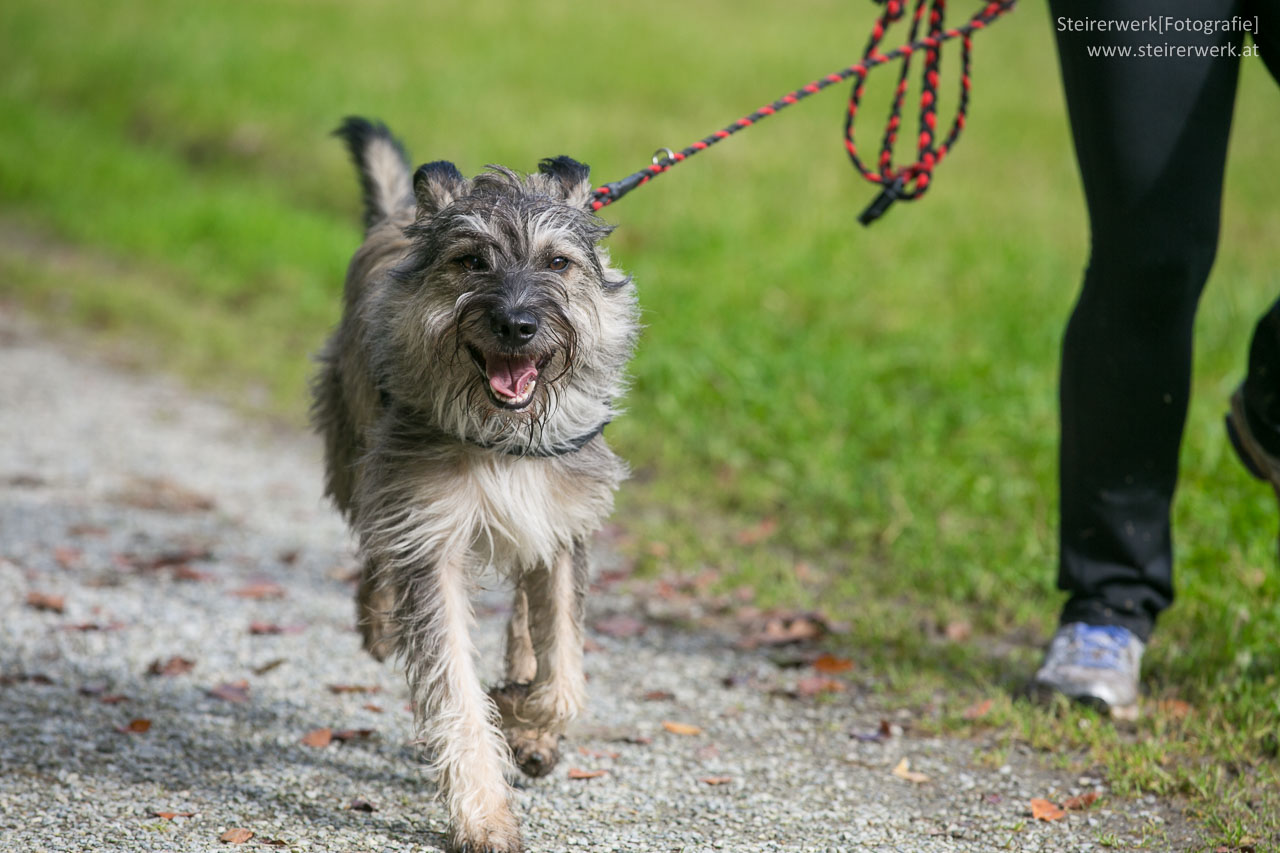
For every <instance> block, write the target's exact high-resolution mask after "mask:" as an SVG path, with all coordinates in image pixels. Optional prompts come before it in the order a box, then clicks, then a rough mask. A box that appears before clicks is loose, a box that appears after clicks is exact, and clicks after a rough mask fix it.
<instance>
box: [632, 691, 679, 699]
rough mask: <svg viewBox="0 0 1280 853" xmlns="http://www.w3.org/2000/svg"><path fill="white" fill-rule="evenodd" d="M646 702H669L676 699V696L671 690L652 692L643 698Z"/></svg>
mask: <svg viewBox="0 0 1280 853" xmlns="http://www.w3.org/2000/svg"><path fill="white" fill-rule="evenodd" d="M641 698H642V699H644V701H646V702H667V701H669V700H671V699H674V698H676V694H674V693H672V692H671V691H670V690H650V691H649V692H648V693H646V694H644V696H642V697H641Z"/></svg>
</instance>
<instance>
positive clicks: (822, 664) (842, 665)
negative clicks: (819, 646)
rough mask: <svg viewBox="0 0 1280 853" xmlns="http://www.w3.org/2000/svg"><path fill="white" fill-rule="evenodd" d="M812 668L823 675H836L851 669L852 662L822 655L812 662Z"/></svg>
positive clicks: (830, 655) (831, 655)
mask: <svg viewBox="0 0 1280 853" xmlns="http://www.w3.org/2000/svg"><path fill="white" fill-rule="evenodd" d="M813 668H814V669H816V670H817V671H818V672H820V673H822V674H823V675H836V674H838V673H841V672H848V671H849V670H851V669H853V661H851V660H849V659H848V658H840V657H836V656H835V655H833V654H829V653H824V654H821V655H819V656H818V658H817V660H815V661H814V662H813Z"/></svg>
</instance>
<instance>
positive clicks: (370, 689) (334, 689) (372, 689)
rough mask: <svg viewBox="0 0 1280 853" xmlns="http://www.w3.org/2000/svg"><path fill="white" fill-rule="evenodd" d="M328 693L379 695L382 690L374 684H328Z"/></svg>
mask: <svg viewBox="0 0 1280 853" xmlns="http://www.w3.org/2000/svg"><path fill="white" fill-rule="evenodd" d="M329 692H330V693H337V694H339V695H341V694H343V693H381V692H382V688H381V687H379V686H378V685H376V684H330V685H329Z"/></svg>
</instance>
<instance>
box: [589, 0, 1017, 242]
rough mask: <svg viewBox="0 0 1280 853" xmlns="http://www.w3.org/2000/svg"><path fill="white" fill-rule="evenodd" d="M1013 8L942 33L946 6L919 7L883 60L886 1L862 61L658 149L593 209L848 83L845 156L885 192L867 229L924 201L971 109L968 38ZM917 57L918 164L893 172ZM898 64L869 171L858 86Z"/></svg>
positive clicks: (867, 216) (898, 10)
mask: <svg viewBox="0 0 1280 853" xmlns="http://www.w3.org/2000/svg"><path fill="white" fill-rule="evenodd" d="M1015 2H1016V0H989V2H988V3H987V4H986V5H985V6H983V7H982V8H981V9H980V10H979V11H978V12H977V13H975V14H974V15H973V17H971V18H970V19H969V20H968V21H967V22H966V23H965V24H963V25H961V26H959V27H952V28H950V29H943V26H942V20H943V16H944V14H945V11H946V0H916V6H915V10H914V12H913V14H912V20H911V30H910V34H909V36H908V42H907V43H906V44H904V45H902V46H901V47H899V48H896V49H894V50H891V51H889V52H888V53H882V52H881V51H880V42H881V41H883V39H884V36H885V32H886V31H887V30H888V27H889V25H890V24H893V23H895V22H897V21H899V20H901V18H902V16H903V15H904V13H905V9H904V5H903V0H888V2H887V3H886V4H885V10H884V12H883V14H881V16H880V17H879V18H878V19H877V21H876V23H875V26H874V27H873V28H872V31H871V38H870V41H869V42H868V44H867V48H866V50H865V51H864V54H863V57H862V60H861V61H860V62H857V63H855V64H853V65H850V66H849V67H847V68H842V69H841V70H839V71H836V72H833V73H831V74H828V75H827V76H825V77H822V78H820V79H818V80H814V81H813V82H812V83H809V84H807V85H805V86H801V87H800V88H799V89H796V90H794V91H792V92H789V93H787V94H786V95H783V96H782V97H781V98H779V99H778V100H776V101H774V102H773V103H771V104H767V105H765V106H763V107H761V108H760V109H758V110H756V111H755V112H753V113H751V114H750V115H747V116H743V117H742V118H740V119H738V120H737V121H735V122H734V123H733V124H730V125H729V126H728V127H724V128H722V129H720V130H717V131H716V132H715V133H713V134H711V135H710V136H707V137H704V138H703V139H700V140H698V141H697V142H695V143H693V144H692V145H690V146H688V147H687V148H684V149H681V150H680V151H671V150H670V149H668V148H661V149H659V150H658V152H657V153H655V154H654V157H653V162H652V164H650V165H649V166H647V167H646V168H644V169H641V170H640V171H638V172H635V173H633V174H631V175H628V176H627V177H625V178H623V179H621V180H618V181H614V182H612V183H609V184H605V185H604V186H602V187H599V188H598V189H596V190H595V191H594V192H593V194H592V202H591V207H592V209H593V210H600V209H601V208H602V207H605V206H606V205H610V204H613V203H614V202H615V201H617V200H618V199H620V198H622V197H623V196H624V195H626V194H627V193H629V192H631V191H632V190H634V189H635V188H636V187H639V186H643V185H644V184H647V183H648V182H649V181H651V180H653V179H654V178H656V177H658V176H659V175H661V174H664V173H665V172H668V171H670V170H671V168H672V167H674V166H676V165H678V164H680V163H683V162H684V161H685V160H687V159H688V158H690V157H692V156H693V155H694V154H697V153H698V152H699V151H705V150H706V149H708V148H710V147H711V146H712V145H715V144H716V143H717V142H720V141H721V140H724V139H728V138H729V137H730V136H732V135H733V134H735V133H737V132H738V131H740V130H743V129H745V128H748V127H751V126H753V125H755V124H757V123H758V122H761V121H763V120H764V119H766V118H768V117H769V116H771V115H774V114H775V113H777V112H779V111H780V110H783V109H786V108H787V107H789V106H791V105H792V104H796V103H799V102H800V101H802V100H804V99H805V98H807V97H809V96H810V95H816V94H817V93H818V92H820V91H822V90H823V89H825V88H827V87H828V86H832V85H835V84H836V83H841V82H843V81H845V80H848V79H850V78H853V87H852V92H851V94H850V96H849V109H848V111H847V113H846V115H845V125H844V137H845V149H846V151H847V152H848V154H849V159H850V161H851V162H852V163H853V166H854V168H855V169H857V170H858V172H859V173H860V174H861V175H862V177H864V178H865V179H867V180H868V181H871V182H872V183H875V184H879V185H881V186H882V187H883V189H882V190H881V192H880V195H879V196H878V197H877V198H876V200H875V201H873V202H872V203H871V206H870V207H868V208H867V209H866V210H865V211H864V212H863V213H862V215H861V216H860V217H859V221H860V222H862V223H863V224H864V225H867V224H870V223H871V222H872V221H874V220H875V219H876V218H878V217H879V216H881V215H883V214H884V212H885V210H887V209H888V207H889V205H890V204H892V203H893V202H894V201H895V200H897V199H904V200H912V199H917V198H919V197H920V196H922V195H924V193H925V191H926V190H927V189H928V187H929V183H930V180H931V175H932V173H933V169H934V167H935V166H937V164H938V163H939V162H940V161H941V160H942V158H943V157H945V156H946V155H947V153H948V152H949V151H950V150H951V148H952V147H953V146H954V145H955V143H956V140H957V139H958V138H959V136H960V131H961V130H963V129H964V125H965V114H966V111H967V110H968V105H969V86H970V82H969V65H970V54H971V51H972V49H973V44H972V39H971V36H972V34H973V32H974V31H975V30H980V29H983V28H984V27H986V26H987V25H988V24H989V23H991V22H992V21H994V20H995V19H996V18H998V17H1000V16H1001V15H1003V14H1005V13H1006V12H1009V11H1010V10H1012V9H1013V7H1014V4H1015ZM926 3H929V4H930V11H929V30H928V34H927V35H926V36H924V37H923V38H916V36H917V34H918V32H919V27H920V22H921V20H922V18H923V15H924V8H925V5H926ZM957 38H958V39H961V41H962V45H963V47H962V52H961V66H962V67H961V81H960V82H961V87H960V103H959V106H958V107H957V110H956V117H955V120H954V121H953V123H952V125H951V130H950V131H949V132H948V134H947V137H946V139H945V141H944V142H943V143H942V144H941V145H935V144H934V142H935V139H936V136H935V131H936V125H937V90H938V65H939V62H940V58H941V47H942V44H943V42H947V41H951V40H952V39H957ZM921 50H923V51H925V62H924V69H925V74H924V82H923V84H922V85H921V92H920V129H921V130H920V136H919V138H918V140H917V160H916V161H915V162H914V163H911V164H909V165H907V166H904V167H902V168H899V169H894V168H893V165H892V160H893V145H894V142H895V141H896V140H897V134H898V129H899V127H900V125H901V123H902V122H901V113H902V104H903V101H904V100H905V97H906V92H907V73H908V70H909V65H910V58H911V56H912V55H913V54H915V53H916V52H918V51H921ZM897 59H901V60H903V63H902V70H901V72H900V73H899V75H898V85H897V88H896V89H895V91H894V96H893V105H892V109H891V112H890V116H889V124H888V126H887V127H886V129H885V135H884V140H883V142H882V143H881V148H880V157H879V162H878V170H873V169H869V168H867V166H866V165H864V164H863V162H862V160H861V158H860V157H859V155H858V149H857V146H856V145H855V143H854V135H853V125H854V119H855V117H856V116H857V112H858V105H859V103H860V102H861V100H862V84H863V81H864V80H866V77H867V73H868V72H869V71H870V70H871V69H872V68H875V67H876V66H877V65H884V64H886V63H888V62H892V61H894V60H897Z"/></svg>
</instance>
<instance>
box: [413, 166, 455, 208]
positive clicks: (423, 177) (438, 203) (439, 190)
mask: <svg viewBox="0 0 1280 853" xmlns="http://www.w3.org/2000/svg"><path fill="white" fill-rule="evenodd" d="M466 192H467V179H466V178H464V177H462V173H461V172H459V171H458V167H457V166H455V165H453V164H452V163H450V162H449V161H447V160H437V161H435V162H434V163H427V164H426V165H423V166H419V167H418V171H417V172H415V173H414V175H413V194H414V196H415V197H417V199H418V218H419V219H422V218H424V217H428V216H435V215H436V214H437V213H439V212H440V211H441V210H444V209H445V208H446V207H448V206H449V204H450V203H451V202H452V201H453V200H454V199H455V198H457V197H458V196H461V195H466Z"/></svg>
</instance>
